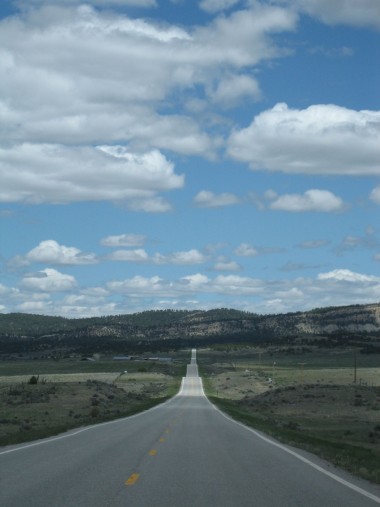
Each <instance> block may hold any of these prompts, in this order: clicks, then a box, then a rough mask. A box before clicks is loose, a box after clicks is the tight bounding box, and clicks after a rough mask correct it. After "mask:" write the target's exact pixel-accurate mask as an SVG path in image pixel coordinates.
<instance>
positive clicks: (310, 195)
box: [0, 0, 380, 318]
mask: <svg viewBox="0 0 380 507" xmlns="http://www.w3.org/2000/svg"><path fill="white" fill-rule="evenodd" d="M379 219H380V2H379V0H261V1H259V0H257V1H256V0H246V1H244V0H241V1H239V0H92V1H89V2H87V3H83V2H81V1H80V0H27V1H26V0H25V1H24V0H17V1H16V0H13V1H12V0H2V1H1V4H0V274H1V279H0V312H1V313H10V312H26V313H34V314H44V315H61V316H64V317H70V318H79V317H88V316H102V315H111V314H125V313H135V312H141V311H144V310H160V309H187V310H195V309H197V310H198V309H199V310H207V309H211V308H221V307H223V308H236V309H239V310H244V311H249V312H255V313H260V314H271V313H285V312H291V311H303V310H309V309H313V308H318V307H326V306H338V305H349V304H364V303H376V302H379V301H380V220H379Z"/></svg>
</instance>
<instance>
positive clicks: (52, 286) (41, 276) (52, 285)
mask: <svg viewBox="0 0 380 507" xmlns="http://www.w3.org/2000/svg"><path fill="white" fill-rule="evenodd" d="M21 285H22V287H23V288H24V289H28V290H31V291H34V290H37V291H43V292H67V291H70V290H74V289H76V287H77V282H76V280H75V278H74V277H73V276H71V275H66V274H64V273H60V272H59V271H57V270H55V269H51V268H46V269H43V270H41V271H38V273H31V274H29V275H26V276H25V277H24V278H23V279H22V282H21Z"/></svg>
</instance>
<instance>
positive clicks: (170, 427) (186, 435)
mask: <svg viewBox="0 0 380 507" xmlns="http://www.w3.org/2000/svg"><path fill="white" fill-rule="evenodd" d="M0 505H1V507H63V506H65V507H119V506H120V507H121V506H123V507H206V506H207V507H214V506H215V507H297V506H299V507H317V506H318V507H375V506H376V505H380V488H379V487H377V486H374V485H370V484H368V483H366V482H364V481H360V480H358V479H354V478H352V477H351V476H349V475H348V474H345V473H343V472H340V471H339V470H337V469H335V468H334V467H333V466H332V465H328V464H326V463H325V462H322V461H321V460H319V459H318V458H315V457H313V456H310V455H307V454H306V453H303V452H302V451H298V450H296V449H294V448H291V447H287V446H283V445H281V444H279V443H277V442H275V441H273V440H271V439H269V438H267V437H265V436H264V435H262V434H259V433H257V432H255V431H253V430H251V429H248V428H246V427H245V426H243V425H241V424H239V423H236V422H234V421H232V420H231V419H229V418H228V417H227V416H225V415H223V414H222V413H221V412H219V411H218V410H216V409H215V408H214V406H213V405H212V404H211V403H210V402H209V401H208V400H207V398H206V397H205V396H204V393H203V388H202V382H201V379H200V378H199V377H198V368H197V364H196V352H195V350H193V351H192V354H191V362H190V364H189V365H188V367H187V376H186V378H184V379H183V382H182V387H181V390H180V392H179V394H178V395H177V396H175V397H174V398H173V399H171V400H170V401H169V402H167V403H165V404H163V405H160V406H159V407H156V408H154V409H151V410H149V411H147V412H144V413H142V414H139V415H136V416H133V417H129V418H126V419H119V420H117V421H112V422H109V423H105V424H100V425H97V426H91V427H87V428H82V429H79V430H76V431H71V432H69V433H65V434H64V435H61V436H58V437H54V438H50V439H46V440H40V441H37V442H33V443H30V444H23V445H18V446H9V447H3V448H0Z"/></svg>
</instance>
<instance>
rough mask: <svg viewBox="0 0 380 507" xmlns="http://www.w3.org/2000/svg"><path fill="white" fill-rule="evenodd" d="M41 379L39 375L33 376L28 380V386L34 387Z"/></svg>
mask: <svg viewBox="0 0 380 507" xmlns="http://www.w3.org/2000/svg"><path fill="white" fill-rule="evenodd" d="M39 378H40V376H39V375H38V376H37V377H36V376H35V375H32V376H31V377H30V379H29V380H28V384H32V385H35V384H38V379H39Z"/></svg>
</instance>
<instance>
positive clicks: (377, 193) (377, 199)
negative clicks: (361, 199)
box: [370, 186, 380, 204]
mask: <svg viewBox="0 0 380 507" xmlns="http://www.w3.org/2000/svg"><path fill="white" fill-rule="evenodd" d="M370 199H371V200H372V201H373V202H374V203H376V204H380V186H379V187H376V188H374V189H373V190H372V192H371V194H370Z"/></svg>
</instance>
